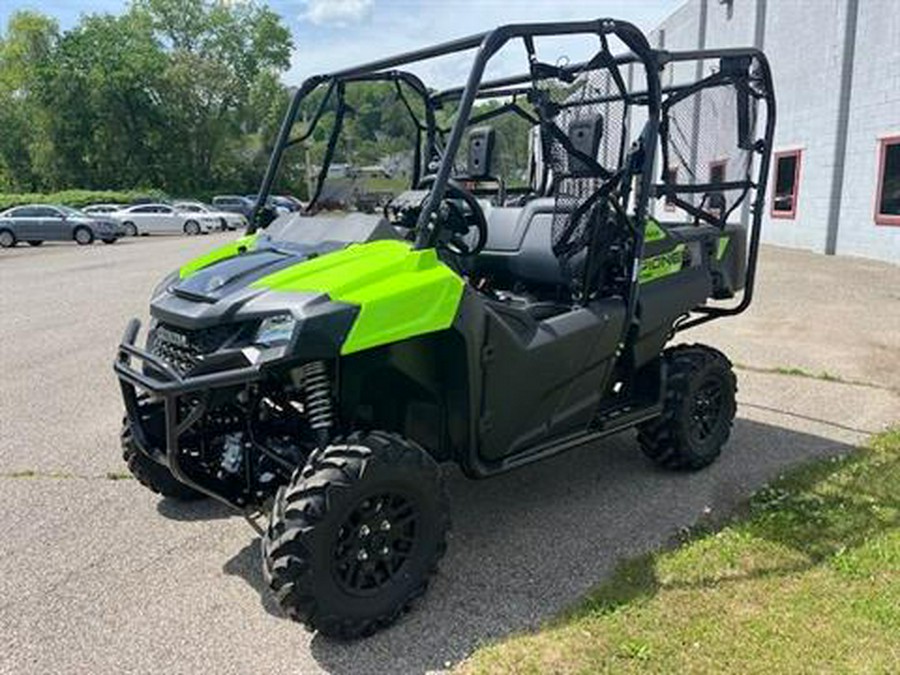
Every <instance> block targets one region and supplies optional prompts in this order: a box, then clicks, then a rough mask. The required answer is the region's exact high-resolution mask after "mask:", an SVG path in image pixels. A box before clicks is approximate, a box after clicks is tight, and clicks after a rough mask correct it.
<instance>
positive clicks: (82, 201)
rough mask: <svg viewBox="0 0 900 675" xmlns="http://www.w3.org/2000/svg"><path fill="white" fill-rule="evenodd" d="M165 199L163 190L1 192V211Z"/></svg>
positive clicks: (77, 206)
mask: <svg viewBox="0 0 900 675" xmlns="http://www.w3.org/2000/svg"><path fill="white" fill-rule="evenodd" d="M148 198H149V199H152V200H153V201H158V200H164V199H166V195H165V193H164V192H162V191H161V190H151V189H146V190H63V191H61V192H51V193H40V192H21V193H0V211H3V210H5V209H8V208H11V207H13V206H20V205H22V204H63V205H65V206H71V207H73V208H76V209H77V208H81V207H83V206H89V205H90V204H105V203H110V204H131V203H132V202H134V201H136V200H139V199H148Z"/></svg>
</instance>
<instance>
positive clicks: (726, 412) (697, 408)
mask: <svg viewBox="0 0 900 675" xmlns="http://www.w3.org/2000/svg"><path fill="white" fill-rule="evenodd" d="M663 358H665V360H666V364H667V378H666V380H667V381H666V396H665V405H664V409H663V414H662V415H661V416H660V417H658V418H656V419H655V420H653V421H651V422H647V423H646V424H643V425H641V426H640V427H639V428H638V443H640V446H641V449H642V450H643V451H644V454H645V455H647V456H648V457H649V458H650V459H652V460H653V461H654V462H656V463H657V464H659V465H661V466H664V467H666V468H669V469H684V470H696V469H702V468H703V467H705V466H708V465H709V464H712V463H713V462H714V461H715V460H716V459H717V458H718V457H719V455H720V454H721V453H722V446H724V445H725V442H726V441H727V440H728V436H729V435H730V434H731V426H732V424H733V423H734V415H735V411H736V408H737V405H736V402H735V393H736V392H737V378H735V375H734V371H733V370H732V368H731V362H730V361H729V360H728V359H727V358H726V357H725V355H724V354H722V353H721V352H720V351H718V350H716V349H713V348H712V347H707V346H705V345H679V346H677V347H673V348H671V349H667V350H666V352H665V354H664V356H663Z"/></svg>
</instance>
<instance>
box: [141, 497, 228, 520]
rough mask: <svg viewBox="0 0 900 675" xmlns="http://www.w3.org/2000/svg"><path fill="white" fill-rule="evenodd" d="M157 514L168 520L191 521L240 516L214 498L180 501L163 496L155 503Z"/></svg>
mask: <svg viewBox="0 0 900 675" xmlns="http://www.w3.org/2000/svg"><path fill="white" fill-rule="evenodd" d="M156 510H157V512H158V513H159V515H161V516H163V517H165V518H168V519H169V520H177V521H181V522H192V521H195V520H223V519H225V518H240V514H238V513H236V512H235V511H233V510H232V509H229V508H228V507H227V506H225V504H223V503H221V502H219V501H217V500H215V499H203V500H200V501H195V502H181V501H178V500H177V499H169V498H168V497H164V498H162V499H160V500H159V501H158V502H157V503H156Z"/></svg>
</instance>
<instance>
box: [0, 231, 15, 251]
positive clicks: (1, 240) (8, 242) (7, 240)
mask: <svg viewBox="0 0 900 675" xmlns="http://www.w3.org/2000/svg"><path fill="white" fill-rule="evenodd" d="M15 245H16V235H14V234H13V233H12V232H10V231H9V230H0V248H12V247H13V246H15Z"/></svg>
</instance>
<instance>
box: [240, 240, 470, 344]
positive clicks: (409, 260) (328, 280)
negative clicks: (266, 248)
mask: <svg viewBox="0 0 900 675" xmlns="http://www.w3.org/2000/svg"><path fill="white" fill-rule="evenodd" d="M463 285H464V282H463V280H462V279H461V278H460V276H459V275H457V274H456V273H455V272H453V270H451V269H450V268H449V267H447V266H446V265H445V264H443V263H442V262H441V261H440V260H438V257H437V253H436V252H435V250H434V249H425V250H415V249H413V248H412V246H411V245H410V244H408V243H407V242H403V241H395V240H384V241H373V242H369V243H366V244H351V245H350V246H348V247H347V248H345V249H341V250H339V251H335V252H333V253H327V254H325V255H320V256H318V257H313V258H310V259H308V260H305V261H303V262H301V263H298V264H296V265H292V266H291V267H288V268H287V269H283V270H281V271H278V272H274V273H273V274H270V275H268V276H265V277H263V278H262V279H259V280H258V281H255V282H253V283H252V284H251V287H252V288H260V289H267V290H271V291H279V292H287V293H299V292H319V293H326V294H327V295H328V296H329V297H330V298H331V299H332V300H334V301H337V302H344V303H347V304H351V305H356V306H358V307H359V315H358V316H357V318H356V321H355V322H354V324H353V328H352V329H351V330H350V334H349V335H348V336H347V339H346V340H345V342H344V345H343V347H342V348H341V353H342V354H351V353H353V352H357V351H361V350H363V349H369V348H371V347H377V346H379V345H384V344H389V343H391V342H396V341H398V340H403V339H406V338H410V337H414V336H416V335H421V334H424V333H430V332H433V331H438V330H444V329H446V328H449V327H450V325H451V324H452V323H453V319H454V318H455V317H456V311H457V308H458V307H459V301H460V298H461V297H462V292H463Z"/></svg>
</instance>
